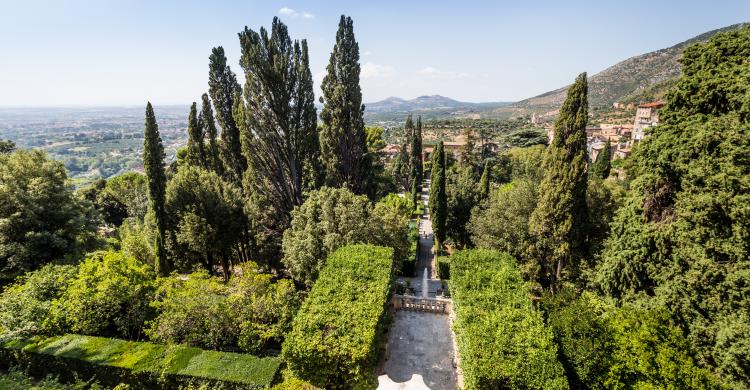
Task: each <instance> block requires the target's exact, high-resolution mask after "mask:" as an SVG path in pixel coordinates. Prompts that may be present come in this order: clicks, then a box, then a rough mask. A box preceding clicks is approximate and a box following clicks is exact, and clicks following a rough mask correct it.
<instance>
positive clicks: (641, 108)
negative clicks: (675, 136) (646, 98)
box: [631, 101, 664, 142]
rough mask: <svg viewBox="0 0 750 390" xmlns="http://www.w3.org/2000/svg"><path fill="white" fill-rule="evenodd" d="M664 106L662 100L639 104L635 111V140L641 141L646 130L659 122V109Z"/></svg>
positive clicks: (633, 138)
mask: <svg viewBox="0 0 750 390" xmlns="http://www.w3.org/2000/svg"><path fill="white" fill-rule="evenodd" d="M662 106H664V103H663V102H661V101H656V102H650V103H644V104H639V105H638V109H637V110H636V111H635V122H634V123H633V135H632V137H631V139H632V140H633V141H634V142H640V141H641V140H643V138H644V137H645V136H646V132H645V130H646V129H648V128H649V127H651V126H656V125H657V124H658V123H659V109H660V108H661V107H662Z"/></svg>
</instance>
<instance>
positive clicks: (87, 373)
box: [0, 334, 282, 388]
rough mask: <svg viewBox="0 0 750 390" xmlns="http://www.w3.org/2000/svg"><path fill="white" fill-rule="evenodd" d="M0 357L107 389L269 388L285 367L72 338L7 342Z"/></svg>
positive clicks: (276, 361)
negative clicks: (85, 379)
mask: <svg viewBox="0 0 750 390" xmlns="http://www.w3.org/2000/svg"><path fill="white" fill-rule="evenodd" d="M0 355H1V356H0V361H2V362H3V363H5V364H10V363H16V364H21V365H24V366H29V367H30V368H31V369H32V371H37V372H41V373H44V374H46V373H55V374H58V375H60V376H61V377H62V379H66V380H69V379H71V378H70V376H71V375H72V374H74V373H75V374H77V375H79V376H81V377H96V379H97V380H99V381H100V382H101V383H102V384H104V385H112V386H114V385H116V384H118V383H127V384H130V385H132V386H136V387H138V388H142V387H146V388H173V387H174V386H176V385H178V384H185V383H193V384H195V383H206V384H220V385H223V387H228V388H267V387H270V386H271V385H272V384H273V382H274V380H275V379H276V377H277V373H278V372H279V368H280V366H281V363H282V361H281V359H280V358H276V357H268V358H259V357H256V356H253V355H248V354H239V353H231V352H217V351H204V350H202V349H199V348H193V347H186V346H180V345H174V346H166V345H159V344H152V343H146V342H136V341H126V340H118V339H108V338H103V337H92V336H81V335H71V334H69V335H64V336H56V337H50V338H46V339H39V340H25V341H9V342H5V343H3V344H2V345H0Z"/></svg>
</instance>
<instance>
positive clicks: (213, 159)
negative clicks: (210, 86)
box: [199, 93, 224, 176]
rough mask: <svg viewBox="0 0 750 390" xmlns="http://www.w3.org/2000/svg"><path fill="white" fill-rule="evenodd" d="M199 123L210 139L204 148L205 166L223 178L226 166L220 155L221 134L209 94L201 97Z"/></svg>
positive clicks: (204, 133)
mask: <svg viewBox="0 0 750 390" xmlns="http://www.w3.org/2000/svg"><path fill="white" fill-rule="evenodd" d="M199 122H200V124H201V127H202V128H203V135H204V136H205V137H207V138H208V145H205V142H204V148H206V152H205V156H206V162H205V163H204V164H203V165H204V166H206V167H208V168H209V169H211V170H212V171H214V172H216V173H217V174H219V176H222V175H223V174H224V165H223V164H222V162H221V155H220V153H219V143H218V136H219V134H218V131H217V130H216V122H215V121H214V111H213V109H212V108H211V100H209V98H208V94H207V93H204V94H203V96H201V114H200V120H199Z"/></svg>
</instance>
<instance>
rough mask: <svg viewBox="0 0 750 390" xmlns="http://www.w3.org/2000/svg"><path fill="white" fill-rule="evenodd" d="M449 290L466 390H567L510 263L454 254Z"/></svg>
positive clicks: (487, 254) (485, 254)
mask: <svg viewBox="0 0 750 390" xmlns="http://www.w3.org/2000/svg"><path fill="white" fill-rule="evenodd" d="M450 286H451V293H452V295H453V305H454V308H455V311H456V320H455V322H454V323H453V327H454V331H455V333H456V341H457V346H458V352H459V356H460V359H461V369H462V370H463V375H464V382H465V385H466V389H468V390H472V389H546V390H550V389H568V382H567V380H566V378H565V374H564V372H563V367H562V365H561V364H560V362H559V361H558V360H557V346H556V345H555V343H554V341H553V338H552V331H551V330H550V329H548V328H546V327H545V326H544V323H543V321H542V316H541V313H540V312H539V311H537V310H535V309H534V308H533V307H532V303H531V298H530V297H529V292H528V289H527V287H526V285H525V283H524V281H523V279H522V277H521V273H520V271H519V270H518V268H517V266H516V261H515V259H514V258H513V257H511V256H510V255H508V254H506V253H500V252H496V251H491V250H484V249H476V250H463V251H458V252H456V253H455V254H453V256H452V258H451V282H450Z"/></svg>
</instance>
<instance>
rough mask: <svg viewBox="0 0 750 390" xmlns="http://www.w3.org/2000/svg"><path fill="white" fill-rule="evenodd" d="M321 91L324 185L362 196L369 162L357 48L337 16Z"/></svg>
mask: <svg viewBox="0 0 750 390" xmlns="http://www.w3.org/2000/svg"><path fill="white" fill-rule="evenodd" d="M326 71H327V74H326V76H325V77H324V78H323V82H322V84H321V89H322V90H323V96H321V98H320V102H321V103H323V110H322V111H321V113H320V119H321V121H322V128H321V132H320V151H321V157H322V161H323V165H324V167H325V171H326V181H327V183H328V185H330V186H333V187H347V188H349V189H351V190H352V191H354V192H355V193H357V194H362V193H363V192H364V191H363V190H364V189H365V188H368V184H367V183H366V181H367V179H368V177H369V176H370V175H369V172H368V171H369V169H370V167H369V166H368V163H369V159H367V158H366V155H367V144H366V134H365V123H364V120H363V118H362V115H363V113H364V110H365V106H364V105H363V104H362V90H361V88H360V86H359V73H360V66H359V44H357V41H356V40H355V39H354V23H353V22H352V18H350V17H347V16H344V15H341V20H340V21H339V28H338V31H337V32H336V44H335V45H334V47H333V52H331V57H330V60H329V62H328V67H327V68H326Z"/></svg>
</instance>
